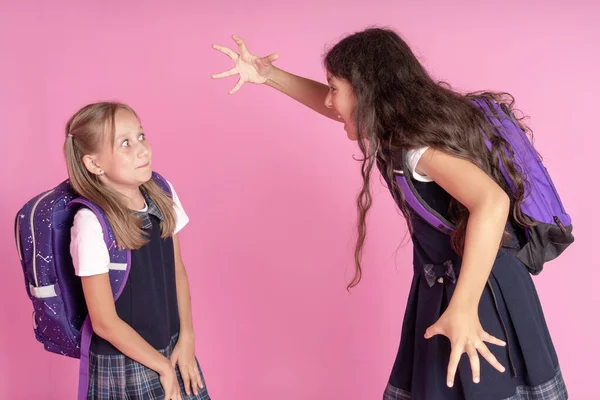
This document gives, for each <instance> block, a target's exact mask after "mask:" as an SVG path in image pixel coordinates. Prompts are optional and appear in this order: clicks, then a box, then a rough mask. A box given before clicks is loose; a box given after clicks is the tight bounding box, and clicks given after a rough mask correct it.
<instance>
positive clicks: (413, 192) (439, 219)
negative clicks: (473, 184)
mask: <svg viewBox="0 0 600 400" xmlns="http://www.w3.org/2000/svg"><path fill="white" fill-rule="evenodd" d="M407 153H408V151H407V150H400V151H397V152H394V153H392V167H393V171H394V178H395V180H396V184H397V185H398V187H399V188H400V192H401V193H402V196H403V197H404V201H406V204H407V205H408V206H409V207H410V209H411V210H412V211H413V212H415V213H416V214H417V215H419V216H420V217H421V218H423V219H424V220H425V221H426V222H427V223H429V224H430V225H431V226H433V227H434V228H435V229H437V230H439V231H440V232H443V233H445V234H450V233H451V232H452V231H454V228H455V227H454V224H452V223H451V222H450V221H448V220H447V219H446V218H444V217H443V216H442V215H440V214H439V213H438V212H437V211H435V210H434V209H433V208H431V207H429V205H427V203H426V202H425V200H423V198H422V197H421V195H420V194H419V192H418V191H417V189H416V188H415V185H414V182H413V179H412V176H411V172H410V171H411V170H410V167H409V165H408V157H407Z"/></svg>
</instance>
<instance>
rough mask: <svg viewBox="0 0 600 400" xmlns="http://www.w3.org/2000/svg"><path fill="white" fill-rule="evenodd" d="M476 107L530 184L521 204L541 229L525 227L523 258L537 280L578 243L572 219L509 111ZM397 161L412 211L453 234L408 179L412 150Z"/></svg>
mask: <svg viewBox="0 0 600 400" xmlns="http://www.w3.org/2000/svg"><path fill="white" fill-rule="evenodd" d="M474 103H475V105H476V106H477V107H479V108H480V109H481V110H482V111H483V113H484V114H485V116H486V118H487V120H488V121H489V122H490V123H491V124H492V125H493V127H494V128H495V129H496V131H497V132H498V133H499V134H500V135H501V136H502V137H503V138H504V139H506V141H507V142H508V143H509V144H510V146H511V147H512V149H513V151H514V162H515V163H516V164H517V166H518V167H519V168H520V170H521V171H522V172H523V173H524V174H525V175H526V176H527V179H528V181H529V184H530V188H529V191H527V192H526V197H525V199H524V201H523V203H522V204H521V211H522V212H523V214H524V215H525V216H526V217H528V218H529V219H531V220H532V221H534V222H535V223H536V225H535V226H533V227H530V228H524V236H525V237H524V241H525V243H522V244H521V249H520V250H519V251H518V252H517V257H518V258H519V260H521V261H522V262H523V263H524V264H525V265H526V266H527V268H528V269H529V271H530V272H531V273H532V274H533V275H537V274H539V273H540V272H541V271H542V269H543V266H544V263H545V262H546V261H550V260H553V259H555V258H556V257H558V256H559V255H560V254H561V253H562V252H563V251H564V250H565V249H566V248H567V247H568V246H569V245H570V244H571V243H573V241H574V240H575V239H574V237H573V234H572V231H573V226H572V225H571V217H570V216H569V214H567V212H566V211H565V208H564V206H563V204H562V202H561V200H560V196H559V195H558V191H557V190H556V188H555V187H554V184H553V183H552V180H551V179H550V175H549V174H548V171H547V170H546V168H545V167H544V165H543V163H542V160H541V158H540V157H539V155H538V154H537V152H536V151H535V149H534V147H533V145H532V144H531V142H530V141H529V139H528V138H527V135H526V134H525V132H524V131H523V130H522V129H521V127H520V126H519V124H518V123H517V120H516V118H515V117H514V115H513V114H512V113H511V111H510V109H509V108H508V106H507V105H506V104H503V103H496V102H493V101H491V100H485V99H482V98H478V99H476V100H474ZM486 142H487V140H486ZM487 146H488V149H490V150H491V143H489V142H487ZM394 156H396V157H394V159H393V161H392V163H393V168H394V175H395V178H396V182H397V183H398V186H399V187H400V190H401V191H402V193H403V195H404V197H405V199H406V202H407V204H408V206H409V207H410V208H411V209H412V210H413V211H414V212H416V213H417V214H418V215H419V216H421V217H422V218H423V219H424V220H425V221H427V222H428V223H429V224H430V225H432V226H433V227H434V228H436V229H438V230H439V231H441V232H444V233H447V234H450V233H451V232H452V231H454V224H452V223H451V222H450V221H448V220H447V219H445V218H444V217H443V216H441V215H440V214H439V213H437V212H436V211H434V210H433V209H432V208H431V207H429V206H428V205H427V204H426V203H425V201H424V200H423V199H422V198H421V196H420V195H419V193H418V192H417V190H416V189H415V186H414V184H413V181H412V179H407V176H406V175H405V174H404V171H409V170H410V169H409V167H408V164H407V157H406V150H404V151H402V152H399V154H394ZM500 167H501V171H502V175H503V176H504V178H505V180H506V182H507V184H508V185H509V186H510V187H511V188H512V189H513V190H514V185H513V183H512V179H511V178H510V175H508V173H507V172H506V170H505V169H504V167H503V166H502V164H501V165H500Z"/></svg>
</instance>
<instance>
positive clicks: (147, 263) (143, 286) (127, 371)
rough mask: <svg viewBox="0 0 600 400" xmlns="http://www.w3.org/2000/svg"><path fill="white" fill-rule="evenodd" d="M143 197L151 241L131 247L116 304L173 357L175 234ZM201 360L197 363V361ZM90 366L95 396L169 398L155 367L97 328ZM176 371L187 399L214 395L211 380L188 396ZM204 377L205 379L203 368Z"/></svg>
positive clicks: (144, 335)
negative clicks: (164, 231) (164, 230)
mask: <svg viewBox="0 0 600 400" xmlns="http://www.w3.org/2000/svg"><path fill="white" fill-rule="evenodd" d="M144 197H145V199H146V203H147V204H148V211H147V212H145V213H141V212H134V214H136V215H137V216H138V217H140V218H141V219H142V221H143V223H142V227H143V228H144V230H146V231H147V233H148V236H149V242H148V243H147V244H146V245H144V246H143V247H142V248H140V249H138V250H133V251H132V252H131V271H130V273H129V278H128V279H127V283H126V284H125V288H124V289H123V292H122V294H121V296H120V297H119V298H118V300H117V301H116V302H115V308H116V311H117V314H118V315H119V317H120V318H121V319H122V320H123V321H125V322H126V323H127V324H129V325H130V326H131V327H132V328H133V329H134V330H135V331H136V332H137V333H138V334H139V335H140V336H141V337H142V338H143V339H144V340H146V341H147V342H148V343H149V344H150V345H151V346H152V347H154V348H155V349H156V350H158V351H159V352H160V353H161V354H163V355H164V356H165V357H167V358H169V357H170V356H171V353H172V352H173V349H174V347H175V345H176V344H177V339H178V336H179V310H178V305H177V286H176V280H175V254H174V249H173V239H172V238H171V237H168V238H166V239H162V238H161V230H160V223H161V220H162V219H163V216H162V213H161V212H160V210H159V209H158V207H156V205H155V204H154V202H153V201H152V199H151V198H150V197H149V196H147V195H144ZM196 364H197V365H198V360H196ZM198 369H200V366H199V365H198ZM89 371H90V383H89V387H88V399H90V400H92V399H94V400H121V399H130V400H135V399H139V400H142V399H144V400H151V399H156V400H163V399H164V398H165V394H164V391H163V389H162V386H161V383H160V376H159V375H158V374H157V373H156V372H155V371H153V370H151V369H149V368H147V367H146V366H144V365H142V364H140V363H138V362H137V361H134V360H132V359H131V358H129V357H127V356H125V355H124V354H122V353H121V352H120V351H119V350H118V349H116V348H115V347H114V346H113V345H112V344H110V343H109V342H108V341H106V340H104V339H102V338H101V337H100V336H98V335H96V334H95V333H94V335H93V336H92V342H91V347H90V370H89ZM175 372H176V375H177V380H178V383H179V387H180V390H181V394H182V398H183V399H184V400H192V399H194V400H210V396H209V394H208V392H207V390H206V385H205V386H204V389H202V390H200V391H199V393H198V395H197V396H196V395H193V394H192V395H191V396H187V395H185V388H184V384H183V380H182V378H181V374H180V372H179V368H178V367H176V368H175ZM200 376H201V377H202V380H203V381H204V376H203V374H202V370H200Z"/></svg>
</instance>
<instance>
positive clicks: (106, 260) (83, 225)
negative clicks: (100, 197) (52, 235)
mask: <svg viewBox="0 0 600 400" xmlns="http://www.w3.org/2000/svg"><path fill="white" fill-rule="evenodd" d="M69 250H70V252H71V258H72V259H73V266H74V267H75V274H76V275H77V276H91V275H99V274H104V273H108V266H109V264H110V256H109V254H108V249H107V248H106V243H105V242H104V234H103V232H102V226H101V225H100V221H98V218H97V217H96V214H94V212H93V211H92V210H90V209H87V208H82V209H80V210H79V211H77V213H76V214H75V218H74V220H73V226H72V227H71V244H70V248H69Z"/></svg>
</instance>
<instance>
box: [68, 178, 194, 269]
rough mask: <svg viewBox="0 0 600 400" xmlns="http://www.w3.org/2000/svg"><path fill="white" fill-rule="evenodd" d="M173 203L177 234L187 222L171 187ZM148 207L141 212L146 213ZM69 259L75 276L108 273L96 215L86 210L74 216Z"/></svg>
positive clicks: (104, 249)
mask: <svg viewBox="0 0 600 400" xmlns="http://www.w3.org/2000/svg"><path fill="white" fill-rule="evenodd" d="M168 183H169V187H170V188H171V193H172V194H173V202H174V203H175V217H176V225H175V232H174V233H177V232H179V231H180V230H181V229H183V227H184V226H186V225H187V223H188V222H189V220H190V219H189V218H188V216H187V214H186V213H185V210H184V209H183V207H182V206H181V202H180V201H179V198H178V197H177V193H176V192H175V189H174V188H173V185H171V183H170V182H168ZM147 209H148V205H146V207H145V208H144V209H143V210H139V211H141V212H144V211H147ZM70 251H71V258H73V266H74V267H75V274H76V275H77V276H91V275H99V274H104V273H107V272H108V266H109V264H110V256H109V254H108V249H107V248H106V242H104V233H103V232H102V226H101V225H100V221H98V218H97V217H96V214H94V212H93V211H92V210H90V209H88V208H81V209H80V210H79V211H77V213H76V214H75V219H74V220H73V226H72V227H71V245H70Z"/></svg>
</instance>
